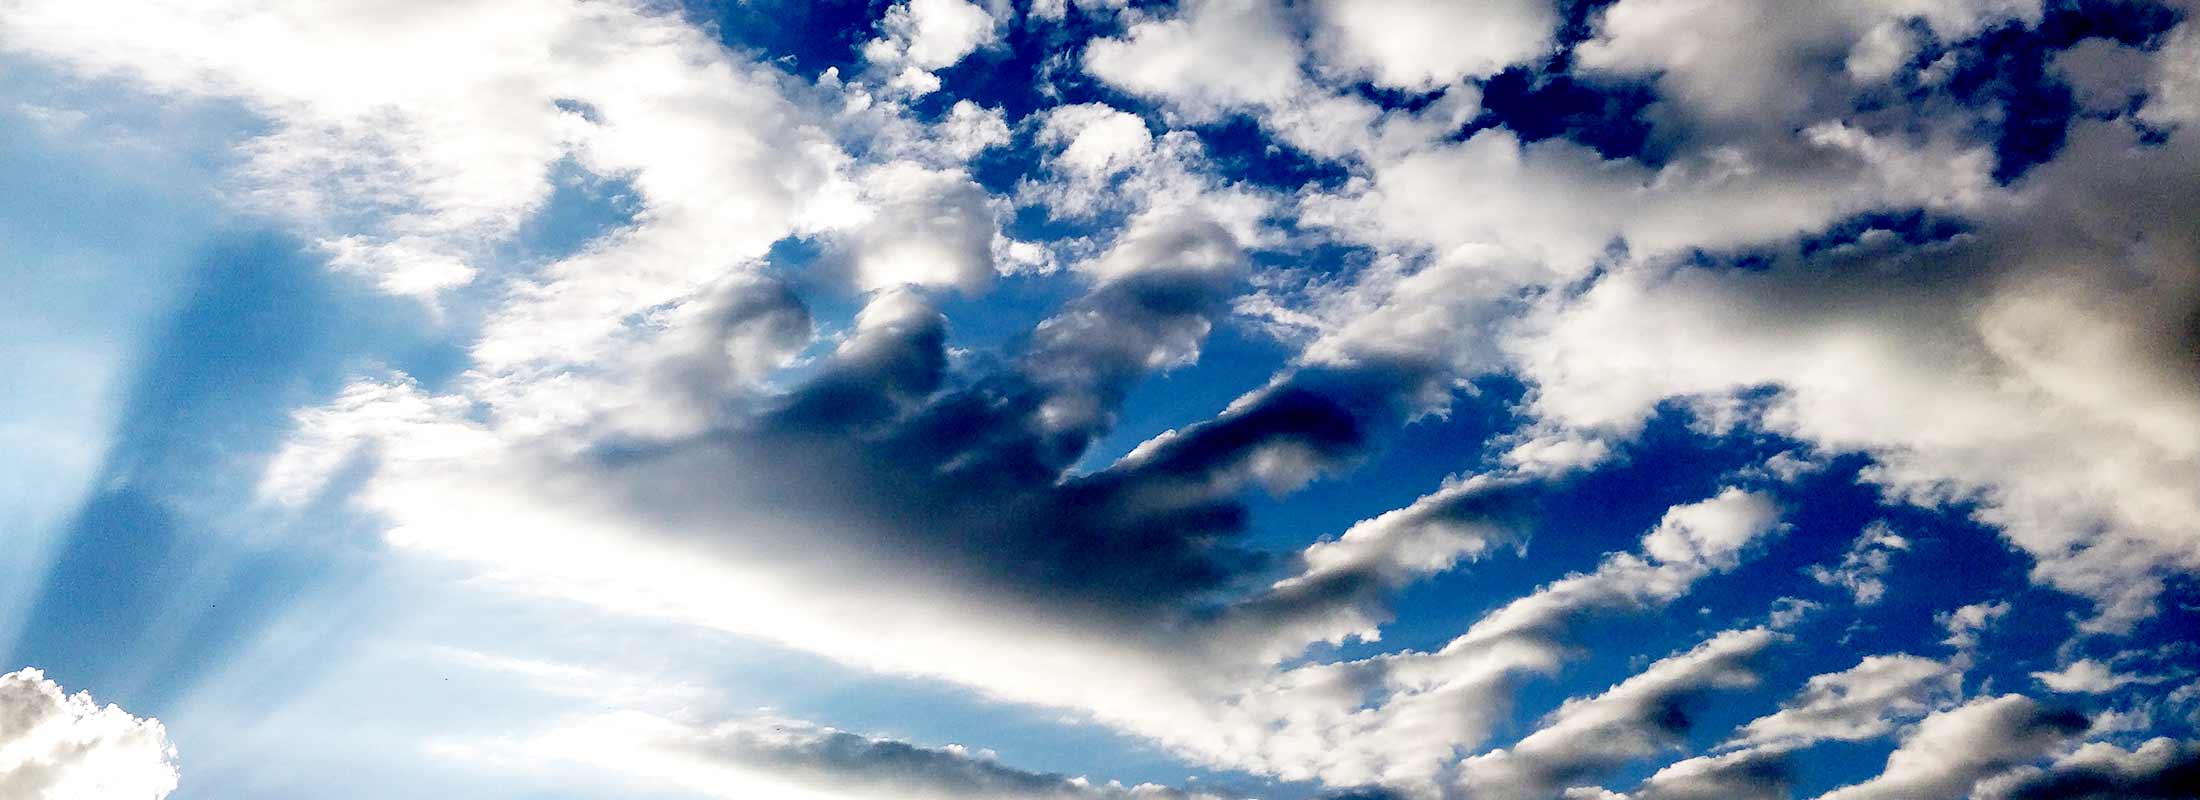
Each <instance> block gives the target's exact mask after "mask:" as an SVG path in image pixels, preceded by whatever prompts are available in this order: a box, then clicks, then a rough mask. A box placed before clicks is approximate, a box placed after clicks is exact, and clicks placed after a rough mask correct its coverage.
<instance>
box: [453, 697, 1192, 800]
mask: <svg viewBox="0 0 2200 800" xmlns="http://www.w3.org/2000/svg"><path fill="white" fill-rule="evenodd" d="M439 749H441V750H443V751H444V752H445V753H446V754H447V755H451V756H454V757H459V758H466V759H472V760H476V761H482V762H486V763H491V764H494V763H499V762H512V761H515V760H517V761H518V762H519V763H527V761H529V760H532V759H544V760H554V761H565V762H579V763H584V764H590V765H593V766H596V767H598V768H601V769H604V770H608V771H611V772H614V773H619V774H623V775H628V776H631V777H633V778H636V779H641V780H645V781H648V782H650V783H654V784H657V785H660V786H671V787H680V788H684V789H687V790H690V791H693V792H696V793H697V794H699V795H702V796H707V797H725V798H736V799H739V798H753V797H775V798H780V797H783V798H789V799H790V800H859V798H872V797H906V798H911V799H912V800H963V798H970V800H1198V799H1199V798H1213V797H1214V795H1208V794H1193V793H1188V792H1183V791H1179V790H1176V789H1172V788H1169V787H1164V786H1158V785H1155V784H1138V785H1133V786H1125V785H1123V784H1121V783H1118V782H1113V781H1106V782H1096V781H1093V780H1090V779H1087V778H1084V777H1079V776H1069V775H1060V774H1054V773H1044V772H1032V771H1027V770H1022V769H1017V768H1015V767H1011V766H1008V765H1006V764H1002V763H1001V762H1000V761H998V760H997V759H995V758H994V757H993V756H992V755H991V754H990V753H984V752H979V751H973V750H970V749H968V748H964V747H960V746H953V745H950V746H946V747H922V746H918V745H913V744H909V743H907V742H902V741H897V740H892V739H880V738H873V737H868V736H862V735H859V734H854V733H849V732H846V731H841V730H835V729H833V728H828V727H822V726H818V725H814V724H811V723H807V722H803V721H799V720H790V719H782V718H775V717H764V716H759V717H749V718H741V719H734V720H729V721H724V722H717V723H713V724H703V725H697V724H689V723H684V722H679V721H675V720H671V719H666V718H663V717H657V716H652V715H648V714H643V713H639V712H613V713H609V714H603V715H598V716H594V717H588V718H583V719H579V720H575V721H573V722H571V723H569V724H566V725H563V726H560V727H557V728H555V729H553V730H550V731H547V732H545V733H543V734H540V735H538V736H535V737H532V738H529V739H525V740H519V741H509V740H492V741H485V742H445V743H442V744H441V745H439Z"/></svg>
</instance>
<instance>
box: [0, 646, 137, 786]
mask: <svg viewBox="0 0 2200 800" xmlns="http://www.w3.org/2000/svg"><path fill="white" fill-rule="evenodd" d="M176 778H177V773H176V748H175V746H174V745H172V744H169V742H168V731H167V729H166V728H165V727H163V726H162V725H161V723H160V720H157V719H140V718H138V717H133V716H131V715H130V713H129V712H127V711H124V710H122V709H121V708H119V707H116V706H114V705H108V706H106V707H104V708H102V707H100V705H99V704H98V703H97V702H94V701H93V700H92V696H91V694H89V693H87V692H78V693H76V694H73V695H72V694H67V693H65V692H63V691H62V689H61V686H60V685H59V684H56V683H54V682H53V681H50V680H47V679H46V675H45V673H44V672H41V671H39V670H36V669H21V670H16V671H14V672H10V673H8V674H6V675H0V796H4V797H9V798H17V799H18V800H120V799H121V798H131V799H132V800H159V798H163V797H167V796H168V793H169V792H172V791H175V789H176Z"/></svg>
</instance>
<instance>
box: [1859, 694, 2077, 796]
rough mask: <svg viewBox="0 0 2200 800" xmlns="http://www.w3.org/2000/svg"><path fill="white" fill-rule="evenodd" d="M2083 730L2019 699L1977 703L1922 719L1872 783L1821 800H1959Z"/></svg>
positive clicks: (2069, 716)
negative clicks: (1912, 799) (1924, 799)
mask: <svg viewBox="0 0 2200 800" xmlns="http://www.w3.org/2000/svg"><path fill="white" fill-rule="evenodd" d="M2083 730H2085V718H2084V717H2083V716H2080V715H2079V714H2077V713H2076V712H2072V711H2066V710H2058V709H2054V708H2051V707H2048V706H2043V705H2041V704H2040V703H2038V702H2037V701H2034V700H2032V699H2031V698H2028V697H2025V696H2023V695H2014V694H2009V695H2002V696H2000V697H1984V698H1979V699H1977V700H1973V701H1971V702H1969V703H1965V704H1963V705H1961V706H1957V707H1956V708H1952V709H1949V710H1946V711H1941V712H1937V713H1935V714H1933V715H1932V716H1929V717H1926V718H1925V720H1924V721H1923V722H1920V723H1918V725H1917V729H1916V730H1915V731H1914V732H1912V733H1910V734H1909V735H1908V736H1905V737H1903V739H1902V745H1901V746H1900V747H1898V748H1896V749H1895V751H1894V753H1893V754H1892V755H1889V756H1887V766H1886V769H1885V770H1883V771H1882V772H1880V774H1879V775H1878V777H1875V778H1872V779H1871V780H1868V781H1865V782H1863V783H1858V784H1854V785H1851V786H1844V787H1842V788H1839V789H1835V790H1833V791H1831V792H1828V793H1826V794H1825V795H1824V796H1823V797H1822V798H1820V800H1871V799H1872V798H1896V797H1962V796H1965V795H1968V794H1969V793H1970V792H1971V791H1972V789H1973V787H1974V786H1976V785H1977V784H1978V782H1979V781H1980V780H1982V779H1984V778H1987V777H1990V776H1992V775H1994V774H1995V773H1998V772H2001V771H2002V770H2005V769H2008V768H2010V767H2013V766H2017V765H2021V764H2025V763H2029V762H2031V761H2033V760H2034V759H2038V758H2040V757H2042V756H2045V755H2046V754H2047V753H2048V752H2049V751H2050V750H2052V749H2053V748H2054V747H2056V746H2057V745H2060V744H2061V743H2062V742H2064V741H2065V740H2067V739H2069V738H2070V737H2072V736H2074V735H2076V734H2078V733H2079V732H2081V731H2083Z"/></svg>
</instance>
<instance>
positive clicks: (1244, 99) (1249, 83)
mask: <svg viewBox="0 0 2200 800" xmlns="http://www.w3.org/2000/svg"><path fill="white" fill-rule="evenodd" d="M1303 58H1304V54H1303V53H1302V52H1301V50H1300V45H1299V40H1298V37H1297V35H1296V34H1295V33H1294V32H1293V31H1292V29H1291V23H1290V20H1289V18H1288V17H1287V16H1286V15H1285V13H1284V10H1283V9H1282V7H1281V6H1279V5H1276V4H1274V3H1269V2H1264V0H1193V1H1192V2H1189V3H1186V4H1185V5H1184V7H1183V8H1182V9H1180V10H1178V11H1177V12H1176V13H1175V14H1173V15H1170V16H1166V17H1157V18H1150V19H1141V20H1138V21H1136V22H1134V23H1132V24H1131V25H1130V26H1129V27H1128V28H1126V29H1125V30H1124V32H1123V34H1122V35H1121V36H1120V37H1115V38H1107V39H1099V40H1096V41H1094V42H1092V43H1091V44H1089V45H1087V46H1086V48H1085V69H1086V70H1087V71H1089V72H1091V73H1092V74H1093V75H1094V76H1097V77H1099V78H1100V79H1101V80H1104V81H1107V82H1108V83H1110V84H1113V85H1115V86H1116V87H1118V88H1121V89H1123V90H1125V91H1129V92H1132V93H1135V94H1141V95H1145V96H1148V97H1153V98H1156V99H1159V100H1163V101H1165V102H1166V103H1168V106H1169V108H1170V109H1172V110H1174V111H1175V112H1176V113H1178V114H1181V115H1183V116H1184V118H1186V119H1188V120H1191V121H1194V122H1203V121H1212V120H1215V119H1218V118H1220V117H1222V116H1224V115H1226V114H1229V113H1232V112H1237V111H1245V110H1251V109H1253V108H1256V107H1261V106H1270V105H1276V104H1280V103H1282V102H1284V101H1285V100H1287V99H1289V98H1290V97H1291V96H1292V95H1293V94H1294V93H1296V92H1297V91H1298V90H1299V89H1300V87H1301V86H1302V76H1301V74H1300V69H1299V63H1300V61H1301V60H1302V59H1303Z"/></svg>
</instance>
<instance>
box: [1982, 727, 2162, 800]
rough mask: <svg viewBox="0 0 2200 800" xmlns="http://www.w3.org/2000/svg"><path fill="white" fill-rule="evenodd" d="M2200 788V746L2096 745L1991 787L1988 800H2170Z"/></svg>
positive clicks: (1986, 787)
mask: <svg viewBox="0 0 2200 800" xmlns="http://www.w3.org/2000/svg"><path fill="white" fill-rule="evenodd" d="M2195 786H2200V743H2196V742H2179V741H2176V740H2174V739H2169V738H2165V737H2157V738H2153V739H2149V740H2147V741H2145V742H2143V743H2141V744H2140V745H2139V746H2138V747H2135V748H2132V749H2129V750H2126V749H2124V748H2121V747H2117V746H2116V745H2113V744H2109V743H2107V742H2092V743H2089V744H2086V745H2085V746H2083V747H2079V748H2078V749H2077V750H2074V751H2072V752H2071V753H2070V754H2068V755H2065V756H2062V757H2060V758H2057V759H2055V762H2054V763H2053V764H2050V765H2048V766H2047V767H2046V768H2044V769H2042V768H2036V767H2034V768H2024V769H2019V770H2015V771H2013V772H2011V773H2010V774H2008V775H2004V776H2000V777H1997V778H1994V779H1992V780H1989V781H1987V782H1986V783H1985V784H1983V785H1981V786H1980V787H1979V792H1978V796H1980V797H1982V798H1989V800H2073V799H2074V798H2100V799H2102V800H2105V799H2106V798H2111V797H2120V798H2132V799H2133V800H2168V798H2174V797H2187V796H2190V795H2191V793H2192V791H2193V787H2195Z"/></svg>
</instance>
